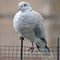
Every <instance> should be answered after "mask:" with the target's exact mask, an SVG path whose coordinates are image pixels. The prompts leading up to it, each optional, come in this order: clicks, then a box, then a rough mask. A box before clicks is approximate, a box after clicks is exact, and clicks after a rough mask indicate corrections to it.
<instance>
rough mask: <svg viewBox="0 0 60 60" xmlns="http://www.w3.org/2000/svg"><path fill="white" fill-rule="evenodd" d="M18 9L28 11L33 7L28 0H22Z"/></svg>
mask: <svg viewBox="0 0 60 60" xmlns="http://www.w3.org/2000/svg"><path fill="white" fill-rule="evenodd" d="M18 10H19V11H26V10H32V8H31V6H30V4H29V3H28V2H20V3H19V4H18Z"/></svg>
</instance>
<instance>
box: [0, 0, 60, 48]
mask: <svg viewBox="0 0 60 60" xmlns="http://www.w3.org/2000/svg"><path fill="white" fill-rule="evenodd" d="M21 1H27V2H29V3H30V4H31V7H32V9H34V10H35V11H37V12H39V13H40V14H41V15H42V16H43V17H44V19H45V22H46V31H47V40H48V46H49V47H51V46H53V47H54V46H57V37H58V36H59V35H60V0H0V45H6V46H13V45H14V46H20V40H19V36H18V34H17V33H16V32H15V31H14V28H13V18H14V15H15V13H16V12H17V11H18V3H20V2H21ZM30 44H31V43H30V41H28V40H26V39H25V41H24V45H29V46H30Z"/></svg>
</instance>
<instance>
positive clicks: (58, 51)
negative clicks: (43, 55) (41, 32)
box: [57, 37, 60, 60]
mask: <svg viewBox="0 0 60 60" xmlns="http://www.w3.org/2000/svg"><path fill="white" fill-rule="evenodd" d="M59 40H60V38H59V37H58V46H57V60H59Z"/></svg>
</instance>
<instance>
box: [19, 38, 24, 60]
mask: <svg viewBox="0 0 60 60" xmlns="http://www.w3.org/2000/svg"><path fill="white" fill-rule="evenodd" d="M20 40H21V54H20V55H21V57H20V59H21V60H23V40H24V38H23V37H20Z"/></svg>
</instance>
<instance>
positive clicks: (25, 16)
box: [13, 2, 50, 55]
mask: <svg viewBox="0 0 60 60" xmlns="http://www.w3.org/2000/svg"><path fill="white" fill-rule="evenodd" d="M18 10H19V11H18V12H17V13H16V15H15V17H14V20H13V27H14V29H15V31H16V32H17V33H18V34H20V35H21V36H23V37H24V38H27V39H29V40H30V41H31V42H34V43H35V44H36V46H37V48H38V50H39V51H40V52H42V53H43V52H44V54H45V55H50V50H49V48H48V47H47V40H46V33H45V23H44V19H43V18H42V16H41V15H40V14H39V13H38V12H36V11H34V10H32V8H31V6H30V4H29V3H27V2H21V3H19V5H18ZM42 47H43V48H42Z"/></svg>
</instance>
